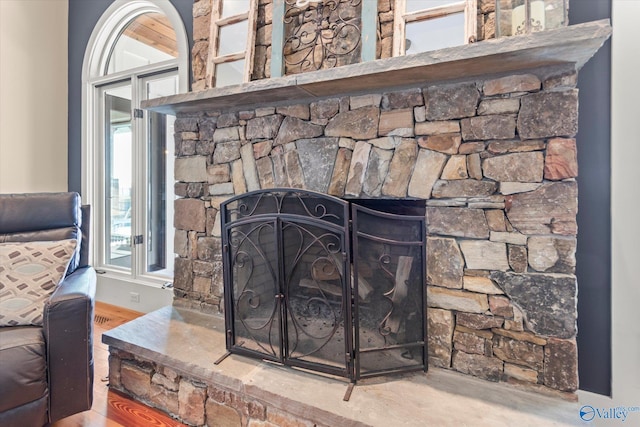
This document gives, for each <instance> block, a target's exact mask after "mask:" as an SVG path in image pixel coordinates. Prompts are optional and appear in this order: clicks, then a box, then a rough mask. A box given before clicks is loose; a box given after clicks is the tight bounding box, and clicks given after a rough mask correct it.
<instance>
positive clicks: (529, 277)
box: [490, 271, 577, 338]
mask: <svg viewBox="0 0 640 427" xmlns="http://www.w3.org/2000/svg"><path fill="white" fill-rule="evenodd" d="M490 277H491V279H492V280H493V281H494V282H495V283H496V284H497V285H498V286H499V287H500V288H501V289H502V290H503V291H504V292H505V294H506V295H507V296H508V297H509V299H510V300H511V301H512V302H513V304H515V305H517V306H518V307H519V308H520V309H521V310H522V312H523V315H524V318H525V325H526V327H527V329H528V330H530V331H532V332H534V333H536V334H538V335H546V336H550V337H557V338H572V337H574V336H575V334H576V318H577V310H576V294H577V285H576V278H575V277H574V276H568V275H561V274H541V273H538V274H515V273H505V272H501V271H494V272H492V273H491V276H490Z"/></svg>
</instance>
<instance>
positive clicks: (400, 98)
mask: <svg viewBox="0 0 640 427" xmlns="http://www.w3.org/2000/svg"><path fill="white" fill-rule="evenodd" d="M418 105H424V100H423V98H422V91H421V90H420V89H409V90H404V91H399V92H388V93H385V94H383V95H382V109H383V110H396V109H403V108H409V109H412V108H413V107H416V106H418Z"/></svg>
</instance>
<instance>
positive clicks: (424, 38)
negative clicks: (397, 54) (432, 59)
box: [405, 13, 464, 55]
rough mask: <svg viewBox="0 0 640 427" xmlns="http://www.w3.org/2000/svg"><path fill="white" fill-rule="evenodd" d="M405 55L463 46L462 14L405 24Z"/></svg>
mask: <svg viewBox="0 0 640 427" xmlns="http://www.w3.org/2000/svg"><path fill="white" fill-rule="evenodd" d="M406 39H407V40H406V45H405V50H406V54H407V55H408V54H411V53H417V52H427V51H430V50H436V49H443V48H445V47H452V46H460V45H463V44H464V13H455V14H453V15H448V16H444V17H442V18H437V19H429V20H426V21H418V22H412V23H409V24H407V27H406Z"/></svg>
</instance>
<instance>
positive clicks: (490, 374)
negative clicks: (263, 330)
mask: <svg viewBox="0 0 640 427" xmlns="http://www.w3.org/2000/svg"><path fill="white" fill-rule="evenodd" d="M452 366H453V369H455V370H456V371H458V372H462V373H463V374H468V375H473V376H475V377H479V378H483V379H485V380H489V381H496V382H497V381H500V378H501V377H502V371H503V363H502V361H501V360H500V359H497V358H495V357H487V356H483V355H481V354H468V353H465V352H463V351H455V352H454V354H453V362H452Z"/></svg>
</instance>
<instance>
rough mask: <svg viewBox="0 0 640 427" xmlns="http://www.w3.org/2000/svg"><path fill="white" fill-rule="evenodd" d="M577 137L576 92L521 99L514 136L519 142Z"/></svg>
mask: <svg viewBox="0 0 640 427" xmlns="http://www.w3.org/2000/svg"><path fill="white" fill-rule="evenodd" d="M576 133H578V90H577V89H570V90H567V91H561V92H539V93H535V94H532V95H527V96H524V97H523V98H522V104H521V107H520V113H519V114H518V134H519V135H520V137H521V138H522V139H534V138H552V137H573V136H575V135H576Z"/></svg>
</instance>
